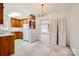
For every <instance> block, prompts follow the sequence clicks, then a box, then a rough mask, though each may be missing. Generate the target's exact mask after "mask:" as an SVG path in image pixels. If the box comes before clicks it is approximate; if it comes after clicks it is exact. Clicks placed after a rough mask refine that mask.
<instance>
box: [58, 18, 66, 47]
mask: <svg viewBox="0 0 79 59" xmlns="http://www.w3.org/2000/svg"><path fill="white" fill-rule="evenodd" d="M58 44H59V45H60V46H66V19H65V18H60V19H58Z"/></svg>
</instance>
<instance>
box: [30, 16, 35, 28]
mask: <svg viewBox="0 0 79 59" xmlns="http://www.w3.org/2000/svg"><path fill="white" fill-rule="evenodd" d="M35 23H36V19H35V16H34V15H30V21H29V27H30V28H31V29H35Z"/></svg>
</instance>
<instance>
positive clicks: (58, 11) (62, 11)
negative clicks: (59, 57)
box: [4, 3, 71, 44]
mask: <svg viewBox="0 0 79 59" xmlns="http://www.w3.org/2000/svg"><path fill="white" fill-rule="evenodd" d="M40 5H41V4H38V3H36V4H33V3H32V4H31V3H26V4H25V3H21V4H19V3H18V4H16V3H10V4H8V3H5V4H4V7H5V8H4V24H5V25H7V26H8V28H9V29H10V26H11V24H10V21H11V20H10V18H9V17H8V16H7V15H8V14H9V13H11V12H20V13H22V15H21V16H20V17H16V18H25V17H26V16H28V15H29V14H36V15H37V14H39V13H40V12H41V6H40ZM70 5H71V4H63V3H62V4H59V3H58V4H53V3H47V4H45V8H44V10H45V11H46V13H47V14H48V16H47V17H48V18H51V19H50V20H53V19H54V18H58V17H62V18H63V17H66V18H67V19H68V18H69V16H68V13H69V8H70ZM38 20H39V18H37V22H36V23H37V25H36V27H37V29H35V30H34V31H32V33H36V34H34V36H35V38H36V39H38V38H39V31H38V30H39V28H38V27H39V22H38ZM51 27H52V26H51ZM51 32H52V31H51ZM67 41H68V44H69V38H68V39H67Z"/></svg>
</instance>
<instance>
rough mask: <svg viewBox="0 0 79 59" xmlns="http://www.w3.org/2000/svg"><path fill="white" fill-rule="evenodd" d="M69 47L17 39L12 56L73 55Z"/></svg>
mask: <svg viewBox="0 0 79 59" xmlns="http://www.w3.org/2000/svg"><path fill="white" fill-rule="evenodd" d="M72 55H73V54H72V52H71V50H70V49H69V48H68V47H61V46H57V45H45V44H43V43H42V42H40V41H38V42H35V43H32V44H30V43H28V42H25V41H23V40H21V39H17V40H15V53H14V54H13V55H12V56H72Z"/></svg>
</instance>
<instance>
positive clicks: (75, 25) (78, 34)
mask: <svg viewBox="0 0 79 59" xmlns="http://www.w3.org/2000/svg"><path fill="white" fill-rule="evenodd" d="M69 26H70V47H71V49H72V51H73V53H74V54H75V55H79V4H72V8H71V13H70V24H69Z"/></svg>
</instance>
